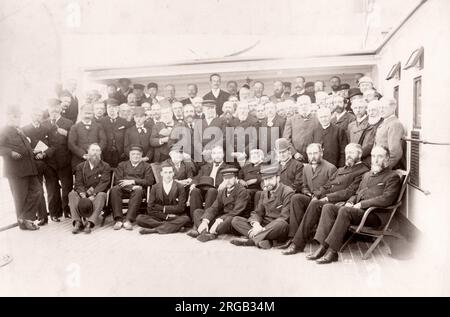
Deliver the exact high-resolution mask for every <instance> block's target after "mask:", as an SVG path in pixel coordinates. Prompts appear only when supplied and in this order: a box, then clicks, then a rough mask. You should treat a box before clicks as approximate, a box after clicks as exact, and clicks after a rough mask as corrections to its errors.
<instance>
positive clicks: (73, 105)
mask: <svg viewBox="0 0 450 317" xmlns="http://www.w3.org/2000/svg"><path fill="white" fill-rule="evenodd" d="M76 90H77V81H76V80H75V79H69V80H67V81H66V82H65V83H64V90H63V92H62V95H63V96H65V97H67V96H69V97H70V102H69V105H68V106H67V109H65V108H64V106H63V110H65V112H64V113H63V117H66V118H68V119H70V120H72V122H73V123H75V122H76V121H77V118H78V98H77V96H75V91H76ZM60 99H61V98H60ZM61 101H62V99H61Z"/></svg>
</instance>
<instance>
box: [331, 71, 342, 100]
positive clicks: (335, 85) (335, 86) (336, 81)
mask: <svg viewBox="0 0 450 317" xmlns="http://www.w3.org/2000/svg"><path fill="white" fill-rule="evenodd" d="M340 86H341V78H339V77H338V76H333V77H331V78H330V87H331V92H330V95H332V96H334V95H337V94H338V91H339V88H340Z"/></svg>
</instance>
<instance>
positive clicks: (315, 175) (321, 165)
mask: <svg viewBox="0 0 450 317" xmlns="http://www.w3.org/2000/svg"><path fill="white" fill-rule="evenodd" d="M322 167H323V162H321V163H320V164H319V165H317V167H316V171H315V172H313V171H312V170H313V169H312V166H311V172H312V179H314V178H316V177H317V176H319V175H320V174H322Z"/></svg>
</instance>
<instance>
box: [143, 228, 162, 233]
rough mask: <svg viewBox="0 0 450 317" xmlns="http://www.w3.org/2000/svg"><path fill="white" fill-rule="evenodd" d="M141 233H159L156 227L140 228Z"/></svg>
mask: <svg viewBox="0 0 450 317" xmlns="http://www.w3.org/2000/svg"><path fill="white" fill-rule="evenodd" d="M139 233H140V234H152V233H158V230H156V228H150V229H149V228H142V229H141V230H139Z"/></svg>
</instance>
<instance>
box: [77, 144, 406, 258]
mask: <svg viewBox="0 0 450 317" xmlns="http://www.w3.org/2000/svg"><path fill="white" fill-rule="evenodd" d="M275 151H276V153H277V157H278V158H280V157H283V155H286V156H288V157H289V160H292V162H296V164H298V166H299V171H298V172H297V174H294V175H292V174H286V173H284V175H283V172H284V171H285V165H284V166H283V164H282V163H281V161H278V162H271V164H267V163H265V162H264V157H263V153H262V152H261V151H260V150H252V151H251V154H250V159H249V161H248V162H247V163H246V164H245V165H243V166H242V167H239V166H238V165H235V164H229V163H226V162H224V161H223V159H224V151H223V149H222V148H221V147H219V146H217V147H215V148H214V149H213V150H212V158H213V162H212V163H207V164H205V165H203V166H202V169H201V171H200V172H199V174H198V175H197V176H195V177H193V178H192V179H189V178H188V179H184V177H186V176H187V173H186V174H184V175H183V176H182V177H181V178H183V179H176V175H177V173H178V172H179V170H180V166H181V165H180V164H182V163H183V162H182V159H183V155H182V153H181V152H180V148H177V147H174V148H173V150H172V151H171V161H166V162H163V163H162V164H161V172H160V174H161V181H160V182H158V183H156V184H152V183H151V182H152V179H151V176H150V175H151V173H152V171H151V168H150V165H149V164H148V163H146V162H144V161H142V155H143V151H142V147H140V146H139V145H133V146H132V147H131V149H130V153H129V157H130V159H129V161H126V162H122V163H120V164H119V166H118V168H117V169H116V171H115V172H114V179H115V180H114V187H113V188H112V190H111V192H110V195H111V196H110V201H111V206H112V209H113V216H114V220H115V224H114V229H115V230H119V229H120V228H122V227H124V228H125V229H127V230H132V229H133V227H134V226H136V225H137V226H139V227H141V229H140V231H139V232H140V233H141V234H155V233H159V234H169V233H175V232H179V231H180V230H181V229H182V228H183V227H184V228H187V227H190V226H191V225H192V229H190V230H189V231H188V232H187V235H188V236H190V237H192V238H195V239H197V240H198V241H201V242H207V241H211V240H214V239H216V238H217V237H218V236H220V235H222V234H231V235H236V236H243V238H237V239H233V240H232V241H231V243H232V244H234V245H237V246H256V247H258V248H261V249H269V248H271V247H277V248H281V249H283V248H286V249H287V250H286V251H284V252H283V254H286V255H290V254H295V253H299V252H302V251H304V248H305V246H306V243H308V242H309V241H310V240H311V239H312V238H314V239H315V240H317V241H318V242H319V243H320V247H319V248H318V249H317V250H316V251H315V252H314V253H312V254H309V255H308V256H307V257H308V259H310V260H317V263H319V264H325V263H331V262H334V261H337V260H338V251H339V250H340V247H341V246H342V244H343V240H344V237H345V234H346V232H347V229H348V227H349V226H350V225H355V224H359V222H360V221H361V219H362V216H363V214H364V210H365V209H367V208H369V207H386V206H389V205H391V204H393V202H394V201H395V199H396V198H397V195H398V193H399V190H400V186H401V182H400V178H399V176H398V175H397V173H396V172H395V171H393V170H392V169H391V168H390V167H389V157H390V153H389V150H388V149H387V148H385V147H383V146H374V148H373V149H372V151H371V167H370V168H369V167H368V166H367V165H366V164H364V162H362V161H361V156H362V148H361V146H360V145H359V144H355V143H350V144H348V145H347V146H346V149H345V165H344V166H343V167H340V168H336V167H335V166H334V165H333V164H331V163H329V162H327V161H326V160H325V159H323V149H322V146H321V145H320V144H317V143H312V144H310V145H309V146H308V147H307V156H308V162H309V163H306V164H302V163H300V162H298V161H296V160H295V159H294V158H293V157H292V154H291V149H290V144H289V142H287V140H285V139H279V140H277V142H276V144H275ZM278 160H279V159H278ZM110 175H111V170H110V166H109V164H108V163H106V162H104V161H102V160H101V148H100V147H99V146H98V144H91V145H90V146H89V150H88V154H87V160H86V161H85V162H83V163H81V164H79V165H78V166H77V169H76V174H75V187H74V190H73V191H72V192H71V193H70V195H69V206H70V210H71V213H72V218H73V224H74V229H73V231H72V232H73V233H79V232H82V231H84V232H86V233H90V232H91V230H92V229H93V228H94V226H95V223H96V222H97V221H98V216H99V214H100V212H101V211H102V210H103V209H104V207H105V202H106V190H107V189H108V188H109V186H110V181H111V180H110ZM299 175H300V176H299ZM293 179H297V180H298V184H297V185H298V187H295V186H293ZM147 186H151V190H150V196H149V199H148V204H147V206H146V208H145V212H143V213H141V212H140V211H139V209H140V207H141V203H142V198H143V197H144V195H145V194H144V193H145V188H146V187H147ZM125 196H126V197H130V201H129V203H128V210H127V213H126V217H125V218H124V216H123V214H122V200H121V199H122V197H125ZM196 199H198V201H196ZM253 200H255V201H254V202H253ZM186 205H189V207H188V208H186ZM382 222H383V217H382V216H379V215H377V214H375V213H374V214H370V216H369V217H368V219H367V221H366V225H368V226H373V227H378V226H380V225H381V224H382ZM316 226H317V230H316V231H315V230H314V229H315V227H316Z"/></svg>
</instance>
